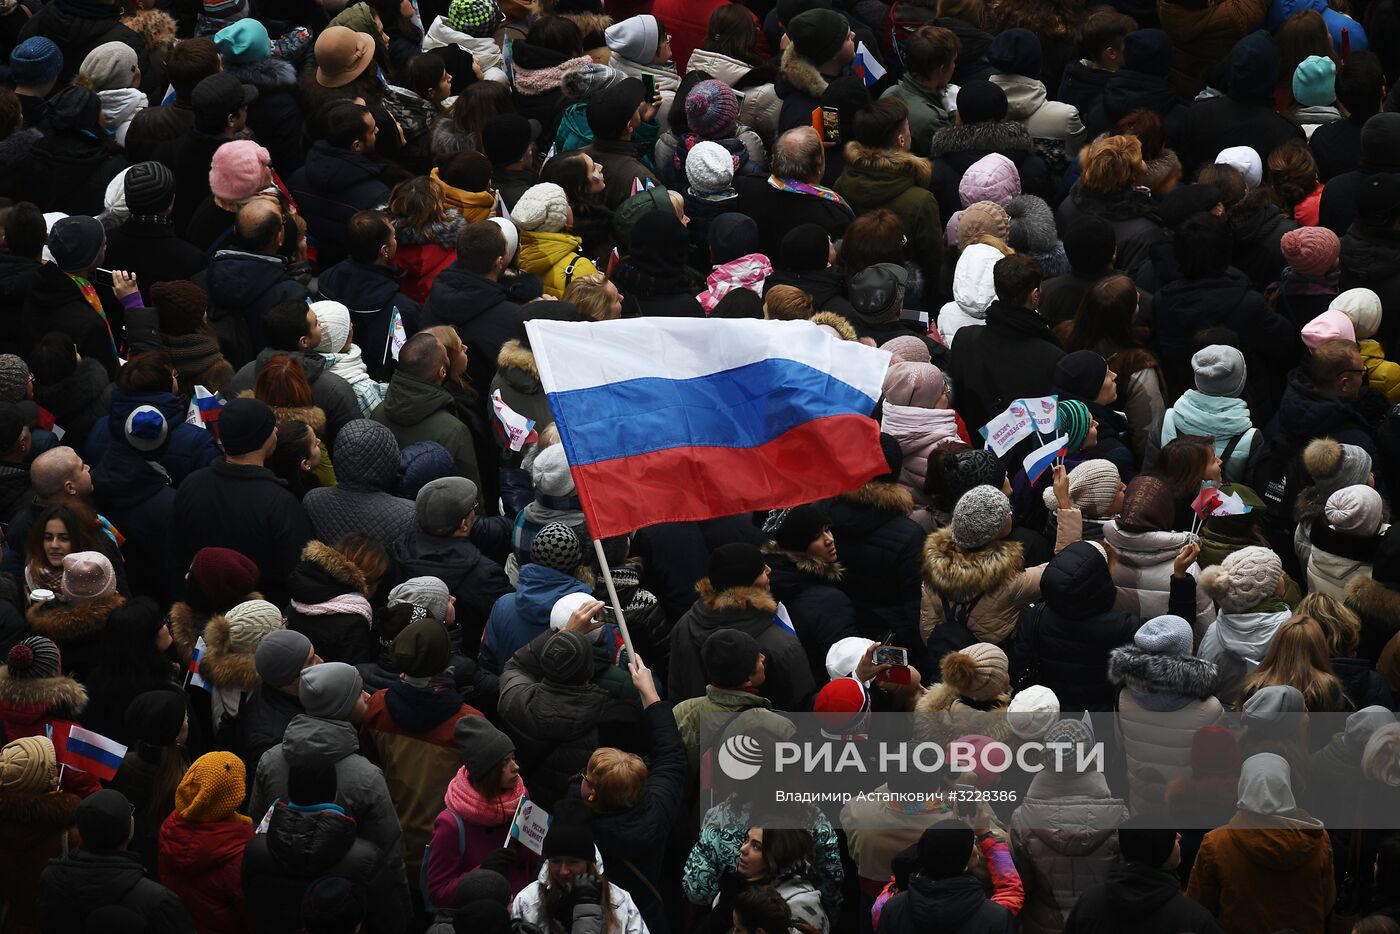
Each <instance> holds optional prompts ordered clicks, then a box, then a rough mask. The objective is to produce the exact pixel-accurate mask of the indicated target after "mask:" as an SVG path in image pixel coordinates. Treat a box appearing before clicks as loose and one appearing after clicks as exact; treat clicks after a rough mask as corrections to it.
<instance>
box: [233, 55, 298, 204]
mask: <svg viewBox="0 0 1400 934" xmlns="http://www.w3.org/2000/svg"><path fill="white" fill-rule="evenodd" d="M224 70H225V71H227V72H228V73H229V74H231V75H233V76H234V77H235V78H237V79H238V80H239V81H242V82H243V83H244V84H251V85H252V86H253V87H255V88H257V89H258V99H257V100H255V101H253V103H251V104H249V105H248V129H250V130H252V131H253V133H254V134H255V136H256V138H257V141H258V144H259V145H261V146H265V147H266V148H267V151H268V153H269V154H270V155H271V156H272V164H273V165H275V166H277V171H278V174H280V175H282V176H283V177H284V178H285V177H286V176H288V175H290V174H291V173H292V172H295V171H296V170H297V169H299V168H301V164H302V160H303V159H304V158H305V152H304V151H303V149H302V127H303V122H304V121H303V118H302V113H301V107H300V103H299V101H300V95H299V93H298V90H297V70H296V66H295V65H294V64H292V63H291V62H289V61H287V60H286V59H283V58H265V59H263V60H262V61H260V62H225V63H224Z"/></svg>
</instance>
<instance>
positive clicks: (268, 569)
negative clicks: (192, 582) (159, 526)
mask: <svg viewBox="0 0 1400 934" xmlns="http://www.w3.org/2000/svg"><path fill="white" fill-rule="evenodd" d="M175 515H176V516H178V517H181V518H180V519H177V521H176V522H175V523H174V525H173V526H172V529H171V534H172V535H173V536H174V538H175V568H176V569H179V568H187V567H189V564H190V561H191V560H193V559H194V553H195V552H196V551H198V550H199V549H201V548H206V547H209V546H218V547H222V548H232V549H233V550H234V551H237V552H240V553H241V554H244V555H247V556H248V557H249V558H251V559H252V560H253V561H255V562H256V563H257V565H258V567H259V568H261V569H262V572H263V574H264V575H265V578H264V579H265V589H266V590H267V591H268V593H269V599H270V600H273V601H274V602H277V601H280V600H281V599H282V596H283V594H284V593H285V591H284V590H283V589H282V588H283V584H284V581H285V579H286V576H287V574H289V573H290V572H291V570H292V568H293V567H295V566H296V563H297V561H298V559H299V558H300V556H301V550H302V548H303V547H304V546H305V545H306V543H307V542H308V541H309V540H310V539H311V537H312V531H311V522H310V521H309V520H308V519H307V518H306V512H305V511H304V510H303V509H302V508H301V503H299V502H298V501H297V498H296V497H295V496H293V495H292V494H291V493H290V492H288V490H287V487H286V485H285V484H283V483H282V481H281V480H278V479H277V476H276V474H274V473H273V472H272V471H270V470H268V469H267V468H266V467H254V466H252V465H244V464H230V463H229V462H227V461H223V460H218V461H215V462H214V463H212V464H210V465H209V466H208V467H205V468H204V469H202V470H196V471H195V472H194V473H192V474H190V475H189V477H187V478H186V479H185V482H184V483H182V484H180V488H179V489H178V490H176V491H175Z"/></svg>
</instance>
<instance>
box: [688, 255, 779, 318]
mask: <svg viewBox="0 0 1400 934" xmlns="http://www.w3.org/2000/svg"><path fill="white" fill-rule="evenodd" d="M772 274H773V265H772V264H771V263H769V262H768V257H766V256H764V255H763V254H762V253H750V254H748V255H747V256H741V257H739V258H738V259H735V260H730V261H729V262H727V263H725V264H724V265H722V266H716V267H715V269H714V272H712V273H710V275H709V278H707V279H706V280H705V284H706V285H707V286H709V288H708V289H706V290H705V291H703V292H701V293H700V294H699V295H697V296H695V298H696V299H697V300H698V301H699V302H700V307H702V308H704V309H705V314H707V315H709V314H713V313H714V310H715V306H716V305H718V304H719V303H720V299H722V298H724V296H726V295H728V294H729V293H730V292H732V291H733V290H734V289H748V290H749V291H750V292H753V293H755V294H757V295H759V296H760V297H761V296H762V295H763V283H764V282H765V281H767V279H768V277H769V276H771V275H772Z"/></svg>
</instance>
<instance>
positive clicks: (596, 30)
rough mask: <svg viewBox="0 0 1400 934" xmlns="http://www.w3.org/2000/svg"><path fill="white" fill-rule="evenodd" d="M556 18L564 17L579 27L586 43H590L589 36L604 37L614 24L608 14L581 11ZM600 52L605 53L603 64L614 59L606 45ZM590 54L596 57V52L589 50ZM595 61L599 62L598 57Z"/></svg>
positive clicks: (562, 14)
mask: <svg viewBox="0 0 1400 934" xmlns="http://www.w3.org/2000/svg"><path fill="white" fill-rule="evenodd" d="M555 16H559V17H562V18H563V19H566V20H568V21H569V22H571V23H573V24H574V25H575V26H577V27H578V34H579V36H581V37H582V38H583V40H584V41H585V42H587V41H588V37H589V36H601V35H603V33H604V32H606V31H607V28H608V27H609V26H611V25H612V24H613V18H612V17H611V16H609V15H608V14H606V13H588V12H583V11H581V12H578V13H556V14H555ZM600 51H602V52H603V53H604V55H603V57H602V58H601V63H602V64H605V65H606V64H607V60H608V59H609V58H611V57H612V50H611V49H609V48H608V46H607V44H606V43H604V44H603V45H602V46H601V48H600ZM588 53H589V55H594V50H593V49H589V50H588ZM594 60H595V61H598V60H599V59H598V57H597V56H596V55H595V56H594Z"/></svg>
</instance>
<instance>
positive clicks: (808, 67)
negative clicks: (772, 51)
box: [778, 45, 828, 97]
mask: <svg viewBox="0 0 1400 934" xmlns="http://www.w3.org/2000/svg"><path fill="white" fill-rule="evenodd" d="M778 72H779V74H780V75H781V76H782V77H783V78H785V79H787V83H788V84H790V85H792V87H793V88H795V89H796V90H798V91H801V92H802V93H804V94H810V95H812V96H813V97H821V96H822V95H823V94H825V93H826V86H827V83H828V82H827V79H826V76H825V75H823V74H822V73H821V71H819V70H818V68H817V66H816V65H813V64H812V63H811V62H809V61H807V59H805V58H803V57H802V56H801V55H798V54H797V47H796V46H794V45H789V46H788V47H787V48H786V49H783V61H782V64H781V65H780V66H779V68H778ZM780 96H781V95H780Z"/></svg>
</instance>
